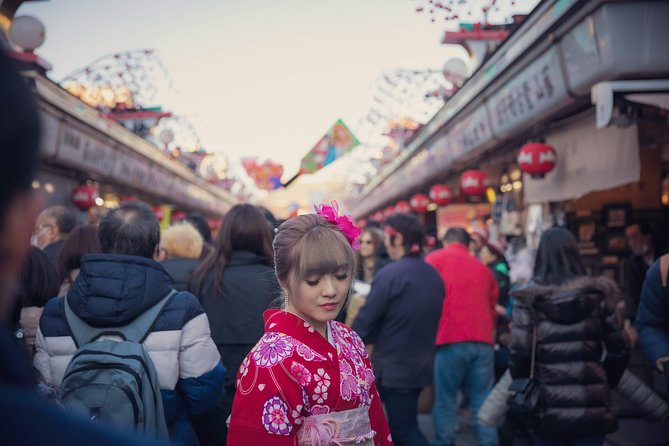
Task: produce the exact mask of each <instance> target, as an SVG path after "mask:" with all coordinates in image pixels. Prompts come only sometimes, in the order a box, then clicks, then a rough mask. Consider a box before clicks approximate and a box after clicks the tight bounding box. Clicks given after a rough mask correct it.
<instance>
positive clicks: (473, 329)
mask: <svg viewBox="0 0 669 446" xmlns="http://www.w3.org/2000/svg"><path fill="white" fill-rule="evenodd" d="M469 241H470V240H469V234H467V231H466V230H465V229H464V228H460V227H454V228H450V229H449V230H448V231H447V232H446V235H445V236H444V245H445V247H444V248H443V249H439V250H437V251H434V252H432V253H431V254H429V255H428V256H427V257H425V261H426V262H427V263H429V264H430V265H432V266H433V267H434V268H436V269H437V271H439V273H440V274H441V277H442V279H443V280H444V285H445V288H446V296H445V298H444V304H443V309H442V312H441V319H440V321H439V330H438V332H437V340H436V344H437V353H436V356H435V361H434V384H435V391H436V394H435V404H434V409H433V412H432V415H433V418H434V425H435V432H436V442H435V443H434V444H435V446H446V445H453V444H455V420H456V395H457V392H458V390H460V389H461V388H464V392H465V394H466V395H467V397H468V399H469V402H470V404H471V413H472V418H473V422H472V425H473V426H474V431H475V433H476V438H477V440H478V444H479V445H481V446H490V445H497V432H496V431H495V429H494V428H490V427H486V426H483V425H481V424H480V423H479V421H478V419H477V418H476V414H477V413H478V411H479V408H480V407H481V405H482V404H483V401H484V400H485V398H486V396H487V395H488V393H489V392H490V389H491V387H492V380H493V374H494V350H493V345H494V335H495V320H496V318H497V314H496V313H495V305H496V304H497V298H498V295H499V288H498V285H497V281H496V280H495V277H494V276H493V274H492V272H491V271H490V269H489V268H488V267H486V266H485V265H484V264H483V263H482V262H481V261H479V260H478V259H477V258H475V257H474V256H472V255H471V254H470V253H469V250H468V248H467V247H468V246H469Z"/></svg>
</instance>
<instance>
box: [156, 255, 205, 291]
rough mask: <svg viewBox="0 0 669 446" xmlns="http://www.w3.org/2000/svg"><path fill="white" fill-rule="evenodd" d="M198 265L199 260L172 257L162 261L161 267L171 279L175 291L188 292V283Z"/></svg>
mask: <svg viewBox="0 0 669 446" xmlns="http://www.w3.org/2000/svg"><path fill="white" fill-rule="evenodd" d="M199 264H200V260H199V259H188V258H186V257H174V258H171V259H167V260H164V261H163V267H164V268H165V269H166V270H167V272H168V273H169V274H170V277H172V287H174V289H175V290H177V291H190V292H193V290H191V289H190V281H191V278H192V276H193V271H195V268H197V267H198V265H199Z"/></svg>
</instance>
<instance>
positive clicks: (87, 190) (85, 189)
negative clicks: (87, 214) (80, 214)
mask: <svg viewBox="0 0 669 446" xmlns="http://www.w3.org/2000/svg"><path fill="white" fill-rule="evenodd" d="M96 198H98V190H97V189H96V188H95V187H94V186H90V185H88V184H84V185H82V186H77V187H75V188H74V189H72V204H73V205H75V206H76V207H77V208H78V209H80V210H82V211H87V210H88V209H90V208H92V207H93V206H95V199H96Z"/></svg>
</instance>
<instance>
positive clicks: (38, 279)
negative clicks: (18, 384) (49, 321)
mask: <svg viewBox="0 0 669 446" xmlns="http://www.w3.org/2000/svg"><path fill="white" fill-rule="evenodd" d="M59 285H60V277H59V275H58V271H56V268H54V266H53V265H52V264H51V261H50V260H49V258H48V257H47V256H46V254H44V252H43V251H42V250H40V249H39V248H36V247H34V246H33V247H31V248H30V254H28V260H27V262H26V264H25V265H24V267H23V269H22V270H21V273H20V274H19V278H18V283H17V286H16V298H17V301H18V302H17V303H18V305H19V308H20V313H19V320H18V321H17V322H18V326H17V331H16V335H17V338H19V339H21V340H22V342H24V343H25V345H26V348H27V349H28V353H29V356H30V361H31V362H32V359H33V356H34V355H35V337H36V336H37V326H38V325H39V320H40V317H41V316H42V311H43V310H44V305H45V304H46V303H47V301H48V300H49V299H51V298H52V297H56V296H57V295H58V286H59Z"/></svg>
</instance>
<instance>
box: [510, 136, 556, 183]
mask: <svg viewBox="0 0 669 446" xmlns="http://www.w3.org/2000/svg"><path fill="white" fill-rule="evenodd" d="M556 160H557V155H556V153H555V149H554V148H552V147H551V146H549V145H548V144H545V143H543V142H530V143H527V144H525V145H524V146H523V147H521V148H520V151H519V152H518V166H519V167H520V170H522V171H523V172H525V173H528V174H530V175H531V176H532V178H543V177H544V176H545V175H546V174H547V173H548V172H550V171H551V170H553V168H554V167H555V162H556Z"/></svg>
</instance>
